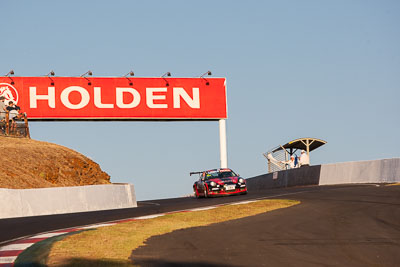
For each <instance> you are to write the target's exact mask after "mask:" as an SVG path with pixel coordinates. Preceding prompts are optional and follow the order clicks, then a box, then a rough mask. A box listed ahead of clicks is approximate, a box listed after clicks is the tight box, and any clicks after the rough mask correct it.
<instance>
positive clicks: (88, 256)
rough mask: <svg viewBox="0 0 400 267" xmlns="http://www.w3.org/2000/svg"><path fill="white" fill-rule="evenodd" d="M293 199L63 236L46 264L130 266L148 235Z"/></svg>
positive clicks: (289, 202) (262, 209)
mask: <svg viewBox="0 0 400 267" xmlns="http://www.w3.org/2000/svg"><path fill="white" fill-rule="evenodd" d="M299 203H300V202H299V201H294V200H273V199H270V200H261V201H257V202H252V203H248V204H241V205H229V206H222V207H218V208H215V209H211V210H203V211H195V212H180V213H174V214H169V215H165V216H162V217H157V218H153V219H147V220H135V221H131V222H126V223H120V224H117V225H114V226H108V227H102V228H99V229H96V230H90V231H83V232H80V233H78V234H75V235H69V236H66V237H65V238H64V239H63V240H61V241H57V242H55V243H54V244H53V245H52V247H51V248H50V252H49V254H48V257H47V260H46V265H48V266H131V262H130V260H129V256H130V255H131V252H132V250H134V249H136V248H138V247H139V246H142V245H144V244H145V241H146V240H147V239H148V238H150V237H151V236H155V235H162V234H166V233H170V232H172V231H174V230H178V229H185V228H190V227H197V226H206V225H210V224H213V223H220V222H224V221H228V220H234V219H240V218H243V217H248V216H253V215H257V214H260V213H264V212H268V211H272V210H275V209H280V208H286V207H290V206H293V205H296V204H299Z"/></svg>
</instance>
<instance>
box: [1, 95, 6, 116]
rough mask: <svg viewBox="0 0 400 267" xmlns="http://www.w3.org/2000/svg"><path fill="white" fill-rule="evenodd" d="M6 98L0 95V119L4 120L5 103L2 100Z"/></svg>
mask: <svg viewBox="0 0 400 267" xmlns="http://www.w3.org/2000/svg"><path fill="white" fill-rule="evenodd" d="M5 99H6V98H5V97H4V96H0V120H4V119H5V118H6V103H4V100H5Z"/></svg>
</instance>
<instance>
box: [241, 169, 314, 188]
mask: <svg viewBox="0 0 400 267" xmlns="http://www.w3.org/2000/svg"><path fill="white" fill-rule="evenodd" d="M320 170H321V166H320V165H317V166H310V167H302V168H298V169H292V170H287V171H279V172H276V173H268V174H263V175H259V176H256V177H253V178H248V179H246V184H247V189H248V190H249V191H257V190H264V189H271V188H281V187H290V186H299V185H318V184H319V176H320ZM274 175H275V177H274Z"/></svg>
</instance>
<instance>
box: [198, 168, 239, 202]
mask: <svg viewBox="0 0 400 267" xmlns="http://www.w3.org/2000/svg"><path fill="white" fill-rule="evenodd" d="M193 174H199V175H200V177H199V180H197V181H196V182H195V183H194V185H193V191H194V195H195V197H197V198H199V197H211V196H224V195H238V194H247V187H246V180H245V179H243V178H242V177H240V176H239V175H238V174H236V173H235V172H234V171H232V170H231V169H227V168H224V169H213V170H208V171H203V172H191V173H190V175H193Z"/></svg>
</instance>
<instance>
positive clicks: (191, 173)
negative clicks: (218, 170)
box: [190, 172, 203, 176]
mask: <svg viewBox="0 0 400 267" xmlns="http://www.w3.org/2000/svg"><path fill="white" fill-rule="evenodd" d="M202 173H203V172H190V176H192V175H193V174H198V175H200V174H202Z"/></svg>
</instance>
